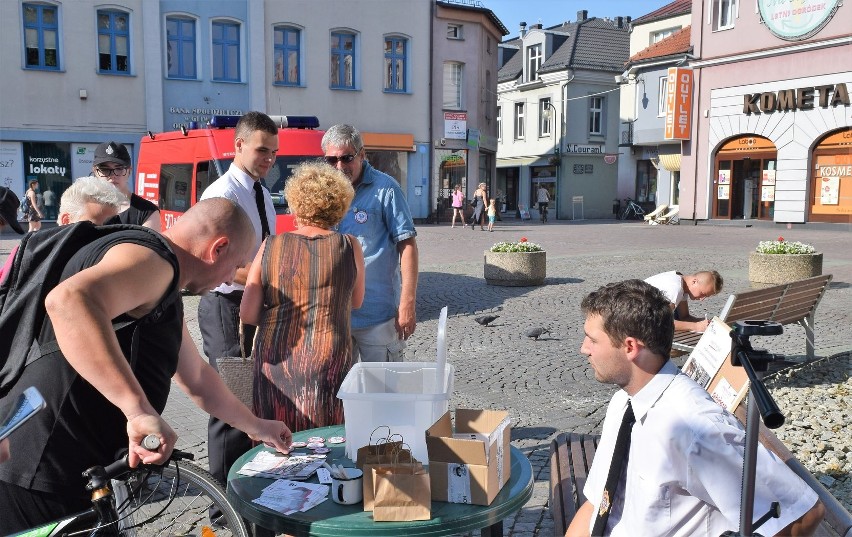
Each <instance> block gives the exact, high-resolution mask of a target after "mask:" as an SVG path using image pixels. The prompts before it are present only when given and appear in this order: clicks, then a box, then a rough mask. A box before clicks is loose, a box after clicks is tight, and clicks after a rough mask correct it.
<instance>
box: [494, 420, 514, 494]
mask: <svg viewBox="0 0 852 537" xmlns="http://www.w3.org/2000/svg"><path fill="white" fill-rule="evenodd" d="M510 423H511V420H510V419H509V417H508V416H506V419H504V420H503V421H501V422H500V425H498V426H497V429H495V430H494V436H495V438H496V439H497V483H499V484H500V485H502V484H503V432H504V431H505V430H506V427H508V426H509V424H510ZM489 451H490V450H489ZM498 486H499V485H498Z"/></svg>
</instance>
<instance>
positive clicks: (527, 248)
mask: <svg viewBox="0 0 852 537" xmlns="http://www.w3.org/2000/svg"><path fill="white" fill-rule="evenodd" d="M491 251H492V252H543V251H544V248H542V246H541V245H540V244H536V243H534V242H530V241H528V240H527V238H526V237H521V240H519V241H518V242H506V241H501V242H498V243H496V244H494V246H492V247H491Z"/></svg>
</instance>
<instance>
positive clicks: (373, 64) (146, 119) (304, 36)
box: [0, 0, 506, 219]
mask: <svg viewBox="0 0 852 537" xmlns="http://www.w3.org/2000/svg"><path fill="white" fill-rule="evenodd" d="M439 4H440V5H439ZM453 4H454V3H453V2H450V1H441V2H438V3H436V1H435V0H414V1H411V2H363V3H359V4H358V6H357V8H356V9H353V6H352V4H351V3H350V2H347V1H345V0H328V1H326V2H323V3H322V4H321V5H320V4H318V3H317V2H313V1H309V0H284V1H273V0H210V1H205V2H186V1H181V0H159V1H157V2H149V1H142V0H119V1H117V2H113V3H110V4H102V3H100V2H95V1H93V0H79V1H75V2H74V5H73V8H72V6H70V5H69V3H68V2H60V1H54V0H44V1H41V0H39V1H26V0H13V1H8V2H2V3H0V30H2V32H3V35H5V36H6V39H7V46H6V47H4V48H3V50H2V51H0V66H2V68H3V71H4V73H5V75H6V76H4V77H3V79H2V80H0V95H2V99H0V161H2V162H3V163H4V166H3V175H2V177H0V184H3V185H4V186H9V187H10V188H12V189H13V190H15V191H16V192H17V193H18V194H19V195H21V194H23V191H24V190H25V187H24V184H25V182H26V181H27V180H29V179H30V178H34V179H37V180H38V181H39V182H40V184H41V186H42V189H46V188H47V187H51V188H52V189H53V190H54V192H56V193H57V194H61V192H62V191H63V190H64V189H65V188H67V186H68V185H70V184H71V181H72V180H73V179H74V178H76V177H79V176H81V175H88V174H89V172H90V170H91V163H92V155H93V151H94V148H95V146H96V145H97V144H98V143H100V142H103V141H105V140H115V141H118V142H122V143H124V144H126V145H128V146H129V148H130V149H131V154H132V155H134V156H135V155H137V154H138V144H139V140H140V138H141V137H142V136H144V135H146V133H147V132H149V131H150V132H161V131H170V130H175V129H177V128H180V127H181V126H184V127H191V126H204V125H205V124H206V122H207V121H209V120H210V118H211V117H212V116H213V115H240V114H242V113H245V112H246V111H248V110H263V111H265V112H267V113H269V114H281V115H302V116H316V117H317V118H318V119H319V122H320V128H328V127H330V126H331V125H334V124H336V123H350V124H353V125H355V126H356V127H357V128H358V129H359V130H361V131H362V133H363V135H364V141H365V146H366V149H367V154H368V158H369V159H370V161H371V162H372V163H373V164H374V165H376V167H378V168H380V169H383V170H385V171H387V172H388V173H390V174H391V175H393V176H394V177H395V178H396V179H397V180H398V181H399V182H400V184H401V185H402V187H403V189H404V191H405V192H406V195H407V197H408V201H409V204H410V206H411V209H412V213H413V215H414V217H415V218H417V219H426V218H428V217H429V216H430V215H431V214H432V213H433V212H434V207H435V200H436V199H437V189H438V181H437V177H438V175H437V171H436V170H437V167H434V166H433V163H434V162H435V161H436V157H435V152H436V149H437V147H438V146H439V145H440V144H439V143H436V140H437V141H438V142H439V141H440V139H441V138H444V137H443V136H436V133H443V132H444V131H443V129H444V118H445V115H444V109H443V108H444V107H443V106H442V104H443V103H441V104H439V105H437V106H436V105H435V101H436V99H441V98H442V97H443V93H444V92H443V91H442V90H443V88H441V85H440V84H432V80H433V76H434V73H433V71H434V69H433V67H434V66H435V65H436V64H437V65H438V66H439V72H441V73H442V71H440V66H441V65H443V64H444V63H446V62H449V61H454V62H457V63H459V64H462V65H465V66H467V67H468V68H467V69H466V74H467V75H468V77H467V79H466V85H465V87H464V89H463V92H462V95H464V96H465V97H466V100H465V102H464V107H463V108H461V107H449V108H448V110H451V111H454V112H466V113H468V114H470V116H469V117H470V126H469V128H470V130H472V131H474V133H476V131H478V133H479V135H478V137H475V136H470V137H468V133H467V131H465V139H463V140H462V145H463V147H464V148H466V149H467V148H471V149H470V150H471V151H472V158H473V163H472V164H471V165H470V168H471V170H472V173H471V172H468V175H470V176H472V177H476V178H477V179H478V178H479V177H480V176H482V177H488V176H493V170H494V163H493V160H494V159H493V155H494V152H495V151H496V142H495V141H494V140H495V139H496V127H495V126H493V124H494V111H493V108H494V105H493V103H492V104H491V105H489V104H488V103H481V102H480V99H479V97H480V94H481V93H482V94H484V91H485V90H484V88H487V87H488V84H490V85H491V87H492V89H491V92H492V93H494V91H496V71H497V65H496V60H494V61H493V62H489V61H487V60H483V59H482V58H488V57H492V58H493V57H496V43H497V42H498V41H499V39H500V38H501V36H502V35H504V34H505V33H506V32H505V29H504V28H502V25H501V24H500V22H499V20H498V19H496V17H494V15H493V13H491V12H490V11H489V10H486V9H484V8H481V7H479V8H477V7H475V6H471V5H468V4H469V3H467V2H463V3H461V4H459V5H453ZM439 13H440V16H441V20H440V22H439V21H438V19H437V17H438V15H439ZM452 17H457V18H458V19H459V20H460V22H459V23H458V24H459V26H464V28H465V31H466V32H467V34H468V35H469V36H470V37H471V38H470V39H466V40H465V41H464V49H465V50H464V52H463V54H462V53H459V52H458V51H456V52H454V53H453V54H450V52H449V51H448V50H447V49H446V46H447V44H446V43H445V42H446V41H448V39H447V37H448V34H447V25H448V24H449V22H448V21H451V20H452ZM501 28H502V30H501ZM501 32H502V33H501ZM434 33H438V34H440V37H441V39H440V43H438V45H439V47H438V48H439V49H442V50H441V51H440V54H437V55H436V53H435V52H434V51H433V48H434V47H433V40H434V37H433V35H434ZM11 44H14V46H8V45H11ZM489 45H490V46H491V47H492V52H491V54H488V53H487V49H488V47H489ZM489 77H491V78H490V79H489ZM437 80H440V78H438V79H437ZM489 80H490V82H489ZM438 102H439V103H440V101H438ZM489 109H491V111H490V112H489ZM489 122H490V123H491V124H492V126H489ZM439 129H440V130H439ZM468 140H471V141H470V142H469V141H468ZM474 140H475V143H474ZM471 144H474V145H475V147H473V146H472V145H471ZM489 151H490V152H491V153H490V154H491V158H490V160H489V158H488V152H489ZM483 157H485V159H484V161H483ZM468 160H470V158H466V159H465V161H466V162H467V161H468Z"/></svg>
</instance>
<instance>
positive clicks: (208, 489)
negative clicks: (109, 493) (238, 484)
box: [115, 462, 249, 537]
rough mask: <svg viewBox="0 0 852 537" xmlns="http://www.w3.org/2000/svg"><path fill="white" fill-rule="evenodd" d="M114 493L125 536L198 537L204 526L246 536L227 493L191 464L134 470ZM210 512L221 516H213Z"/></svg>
mask: <svg viewBox="0 0 852 537" xmlns="http://www.w3.org/2000/svg"><path fill="white" fill-rule="evenodd" d="M175 464H178V466H177V467H176V466H175ZM115 497H116V506H117V508H118V510H119V516H120V517H123V518H124V519H123V520H122V522H121V526H122V528H123V532H122V534H123V535H136V536H149V535H150V536H154V535H184V536H187V535H198V536H200V535H201V530H202V528H203V527H204V526H209V527H210V528H211V529H213V530H214V531H215V533H216V535H217V537H221V536H225V537H228V536H235V537H248V536H249V532H248V530H247V529H246V526H245V524H244V522H243V519H242V517H241V516H240V515H239V514H238V513H237V512H236V510H234V508H233V506H232V505H231V504H230V503H229V502H228V499H227V497H226V495H225V491H223V490H222V488H221V487H220V486H219V484H218V483H216V480H215V479H213V476H212V475H210V474H209V473H208V472H207V471H205V470H202V469H201V468H199V467H198V466H195V465H194V464H190V463H187V462H180V463H174V462H172V463H169V465H168V466H166V467H165V468H162V469H161V470H158V471H152V472H151V473H148V472H141V473H137V474H135V475H134V476H133V477H131V478H130V479H128V480H127V481H126V482H123V486H119V487H116V491H115ZM211 511H212V512H218V513H220V514H218V515H217V516H216V517H215V518H214V519H213V520H211V518H210V517H211V515H210V513H211ZM152 517H154V518H153V520H149V519H151V518H152ZM129 520H132V521H133V523H132V524H131V523H129ZM137 525H138V526H137ZM131 527H132V528H131Z"/></svg>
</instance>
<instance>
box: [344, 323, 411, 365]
mask: <svg viewBox="0 0 852 537" xmlns="http://www.w3.org/2000/svg"><path fill="white" fill-rule="evenodd" d="M404 350H405V340H402V339H399V335H397V332H396V320H395V319H390V320H388V321H385V322H383V323H381V324H377V325H374V326H368V327H367V328H359V329H354V328H353V329H352V357H353V359H354V362H401V361H402V355H403V351H404Z"/></svg>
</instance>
